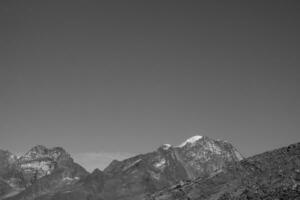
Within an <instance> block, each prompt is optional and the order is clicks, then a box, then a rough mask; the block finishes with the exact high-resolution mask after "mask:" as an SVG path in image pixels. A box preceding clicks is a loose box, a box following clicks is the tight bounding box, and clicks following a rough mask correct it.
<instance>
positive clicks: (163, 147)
mask: <svg viewBox="0 0 300 200" xmlns="http://www.w3.org/2000/svg"><path fill="white" fill-rule="evenodd" d="M171 146H172V145H170V144H163V145H162V149H163V150H168V149H170V148H171Z"/></svg>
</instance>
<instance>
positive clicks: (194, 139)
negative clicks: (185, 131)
mask: <svg viewBox="0 0 300 200" xmlns="http://www.w3.org/2000/svg"><path fill="white" fill-rule="evenodd" d="M202 138H203V136H201V135H196V136H193V137H191V138H189V139H187V140H186V141H185V142H183V143H181V144H180V145H179V146H178V147H184V146H185V145H186V144H194V143H195V142H197V141H198V140H200V139H202Z"/></svg>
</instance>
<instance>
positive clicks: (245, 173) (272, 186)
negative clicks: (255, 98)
mask: <svg viewBox="0 0 300 200" xmlns="http://www.w3.org/2000/svg"><path fill="white" fill-rule="evenodd" d="M146 199H147V200H176V199H178V200H179V199H190V200H192V199H203V200H206V199H214V200H235V199H241V200H244V199H245V200H246V199H263V200H264V199H265V200H267V199H268V200H270V199H300V143H298V144H293V145H290V146H288V147H284V148H281V149H277V150H274V151H270V152H266V153H263V154H259V155H257V156H253V157H251V158H248V159H245V160H242V161H241V162H235V163H231V164H230V165H228V167H227V168H226V169H225V170H223V171H222V172H219V173H217V174H215V175H213V176H211V177H207V178H197V179H195V180H190V181H184V182H181V183H180V184H177V185H174V186H172V187H169V188H166V189H164V190H161V191H159V192H156V193H154V194H149V196H148V197H147V198H145V200H146Z"/></svg>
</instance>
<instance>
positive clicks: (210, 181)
mask: <svg viewBox="0 0 300 200" xmlns="http://www.w3.org/2000/svg"><path fill="white" fill-rule="evenodd" d="M299 183H300V143H298V144H293V145H290V146H288V147H283V148H281V149H277V150H274V151H270V152H265V153H262V154H259V155H256V156H253V157H250V158H243V156H242V155H241V154H240V153H239V152H238V150H237V149H236V148H235V147H234V146H233V145H232V144H230V143H229V142H227V141H222V140H214V139H211V138H209V137H206V136H199V135H197V136H194V137H191V138H189V139H187V140H186V141H185V142H183V143H182V144H180V145H178V146H172V145H170V144H164V145H162V146H160V147H159V148H157V149H156V150H155V151H153V152H150V153H146V154H140V155H137V156H134V157H131V158H128V159H125V160H122V161H118V160H114V161H112V162H111V163H110V164H109V166H107V167H106V168H105V169H104V170H103V171H101V170H99V169H95V170H94V171H93V172H91V173H89V172H87V171H86V170H85V169H84V168H83V167H81V166H80V165H79V164H77V163H76V162H74V160H73V159H72V157H71V156H70V154H68V153H67V152H66V151H65V150H64V149H63V148H61V147H54V148H46V147H44V146H41V145H38V146H35V147H33V148H32V149H30V150H29V151H28V152H27V153H25V154H24V155H22V156H20V157H17V156H15V155H13V154H12V153H10V152H8V151H3V150H0V199H1V200H4V199H5V200H21V199H22V200H68V199H70V200H71V199H72V200H73V199H74V200H137V199H141V200H169V199H170V200H171V199H172V200H173V199H178V200H179V199H182V200H183V199H211V200H213V199H215V200H224V199H274V198H278V199H280V198H284V197H287V198H290V199H291V198H292V199H295V198H298V197H299V198H300V186H299Z"/></svg>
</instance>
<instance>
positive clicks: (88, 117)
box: [0, 0, 300, 168]
mask: <svg viewBox="0 0 300 200" xmlns="http://www.w3.org/2000/svg"><path fill="white" fill-rule="evenodd" d="M77 2H78V1H77ZM77 2H75V1H72V2H71V1H69V3H67V2H66V1H65V3H62V1H48V2H47V3H46V2H45V1H43V2H41V1H26V2H25V1H8V0H7V1H1V2H0V27H1V31H0V148H1V149H8V150H10V151H12V152H24V151H27V150H28V149H29V148H31V147H32V146H33V145H36V144H42V145H47V146H50V147H52V146H63V147H64V148H65V149H66V150H67V151H69V152H70V153H72V154H73V155H74V156H75V158H76V159H77V160H79V162H81V163H84V164H85V166H87V167H88V168H93V167H94V166H96V165H97V163H96V164H95V162H99V166H104V165H106V164H107V163H108V162H109V161H108V160H110V158H118V159H122V158H123V157H127V156H128V155H133V154H137V153H145V152H149V151H152V150H154V149H155V148H157V147H158V146H159V145H161V144H163V143H170V144H174V145H177V144H179V143H181V142H182V141H184V140H185V139H186V138H188V137H190V136H193V135H196V134H202V135H207V136H209V137H212V138H219V139H226V140H228V141H230V142H232V143H233V144H234V145H235V146H236V147H237V148H238V149H239V150H240V151H241V153H242V154H243V155H245V156H250V155H254V154H256V153H260V152H263V151H265V150H270V149H273V148H276V147H280V146H283V145H287V144H290V143H294V142H299V141H300V134H299V130H300V99H299V98H300V94H299V87H300V69H299V63H300V62H299V57H300V55H299V54H300V38H299V35H300V20H299V19H300V12H299V10H300V4H299V3H298V2H297V1H278V2H276V1H251V2H250V1H249V2H247V1H243V2H239V1H236V3H228V2H227V3H225V2H223V1H218V3H216V1H207V2H210V3H205V2H204V1H201V3H200V2H197V3H196V1H181V3H180V2H179V1H177V3H175V1H170V2H167V1H164V3H162V1H148V2H147V3H145V2H142V1H132V2H131V3H125V2H124V1H120V2H123V3H116V2H117V1H114V3H112V1H110V3H109V2H106V3H105V2H104V1H100V2H99V1H90V2H89V3H87V2H86V1H81V2H80V3H79V2H78V3H77ZM237 2H239V3H237ZM271 2H272V3H271ZM96 154H97V156H98V158H99V161H95V160H92V161H90V160H88V157H89V156H91V155H96ZM85 155H87V156H85ZM105 159H106V161H103V160H105ZM101 162H102V163H101ZM91 166H93V167H91ZM100 168H103V167H100Z"/></svg>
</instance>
